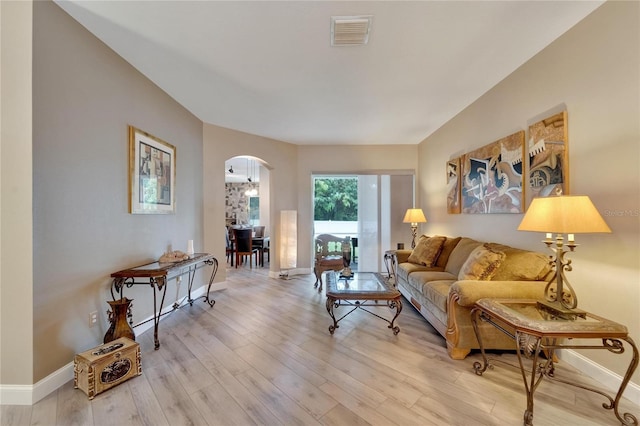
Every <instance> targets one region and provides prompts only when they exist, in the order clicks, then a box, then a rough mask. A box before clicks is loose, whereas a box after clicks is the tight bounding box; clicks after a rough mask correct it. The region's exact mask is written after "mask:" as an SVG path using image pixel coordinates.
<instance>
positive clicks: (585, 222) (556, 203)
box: [518, 195, 611, 234]
mask: <svg viewBox="0 0 640 426" xmlns="http://www.w3.org/2000/svg"><path fill="white" fill-rule="evenodd" d="M518 230H519V231H537V232H553V233H556V234H580V233H592V232H611V229H610V228H609V226H608V225H607V224H606V223H605V221H604V219H603V218H602V216H600V213H598V210H597V209H596V207H595V206H594V205H593V203H592V202H591V200H590V199H589V197H587V196H586V195H564V196H560V197H546V198H534V200H533V201H532V202H531V205H530V206H529V208H528V209H527V213H526V214H525V215H524V217H523V218H522V222H520V225H519V226H518Z"/></svg>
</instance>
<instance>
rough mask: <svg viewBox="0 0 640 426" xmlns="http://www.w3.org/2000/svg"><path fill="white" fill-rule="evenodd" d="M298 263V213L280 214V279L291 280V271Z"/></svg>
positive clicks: (285, 212)
mask: <svg viewBox="0 0 640 426" xmlns="http://www.w3.org/2000/svg"><path fill="white" fill-rule="evenodd" d="M297 261H298V212H297V211H296V210H282V211H281V212H280V278H289V270H290V269H294V268H295V267H296V263H297Z"/></svg>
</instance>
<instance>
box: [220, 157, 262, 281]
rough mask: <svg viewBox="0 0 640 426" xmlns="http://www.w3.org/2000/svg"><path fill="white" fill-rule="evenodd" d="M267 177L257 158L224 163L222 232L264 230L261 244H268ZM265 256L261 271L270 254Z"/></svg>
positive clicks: (239, 158)
mask: <svg viewBox="0 0 640 426" xmlns="http://www.w3.org/2000/svg"><path fill="white" fill-rule="evenodd" d="M269 176H270V171H269V167H268V165H267V163H266V162H265V161H264V160H262V159H260V158H258V157H255V156H251V155H238V156H235V157H231V158H229V159H227V160H225V200H224V206H225V216H224V220H225V228H226V229H227V230H229V229H231V228H232V227H245V228H246V227H251V228H255V227H264V228H263V229H264V230H263V232H264V236H265V238H266V240H265V242H262V243H261V244H269V243H270V236H271V234H272V225H271V217H270V204H271V201H270V199H271V194H270V185H269ZM265 248H266V249H267V250H268V249H269V247H265ZM266 253H267V255H266V257H263V259H264V267H266V268H268V267H269V265H268V261H269V259H270V253H269V252H268V251H267V252H266ZM261 255H263V256H264V253H263V254H261ZM227 259H228V261H229V260H230V259H229V258H227ZM229 263H230V262H229ZM228 266H229V265H228ZM233 269H235V268H230V269H229V270H230V271H232V270H233Z"/></svg>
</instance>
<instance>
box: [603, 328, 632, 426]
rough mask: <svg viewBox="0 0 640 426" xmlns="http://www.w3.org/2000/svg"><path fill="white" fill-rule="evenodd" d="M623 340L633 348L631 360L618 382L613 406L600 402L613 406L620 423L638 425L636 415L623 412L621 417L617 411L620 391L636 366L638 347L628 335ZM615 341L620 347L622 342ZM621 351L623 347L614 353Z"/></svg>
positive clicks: (620, 396) (620, 395)
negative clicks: (618, 387) (622, 377)
mask: <svg viewBox="0 0 640 426" xmlns="http://www.w3.org/2000/svg"><path fill="white" fill-rule="evenodd" d="M624 340H626V341H627V343H628V344H629V345H630V346H631V349H632V350H633V358H632V359H631V362H630V363H629V367H627V372H626V373H625V375H624V379H622V383H621V384H620V389H618V393H617V394H616V399H615V401H614V402H613V407H607V405H606V404H602V406H603V407H604V408H607V409H611V408H613V412H614V413H615V415H616V417H617V419H618V420H620V423H622V424H623V425H625V426H626V425H634V426H637V425H638V419H637V418H636V416H634V415H633V414H631V413H624V414H623V415H622V417H621V416H620V412H619V411H618V403H619V402H620V398H622V393H623V392H624V389H625V388H626V387H627V384H629V380H630V379H631V376H632V375H633V372H634V371H635V370H636V368H637V367H638V348H637V347H636V344H635V342H634V341H633V339H632V338H631V337H629V336H627V337H626V338H624ZM613 341H614V342H615V341H617V340H613ZM617 342H618V343H620V347H622V343H621V342H619V341H617ZM604 343H605V342H604V341H603V344H604ZM614 346H615V345H614ZM610 350H611V349H610ZM623 351H624V348H622V351H620V352H616V353H622V352H623Z"/></svg>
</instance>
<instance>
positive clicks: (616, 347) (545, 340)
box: [471, 299, 638, 425]
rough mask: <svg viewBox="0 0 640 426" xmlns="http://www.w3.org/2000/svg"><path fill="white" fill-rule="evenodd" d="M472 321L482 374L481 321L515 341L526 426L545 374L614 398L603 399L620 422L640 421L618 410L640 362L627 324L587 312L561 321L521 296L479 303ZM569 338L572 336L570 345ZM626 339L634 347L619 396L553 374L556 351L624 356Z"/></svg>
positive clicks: (476, 365) (477, 367)
mask: <svg viewBox="0 0 640 426" xmlns="http://www.w3.org/2000/svg"><path fill="white" fill-rule="evenodd" d="M471 319H472V322H473V328H474V330H475V333H476V337H477V339H478V343H479V344H480V351H481V353H482V359H483V363H480V362H475V363H474V364H473V368H474V370H475V372H476V374H478V375H482V373H484V372H485V371H486V370H487V368H488V367H489V366H490V363H489V360H488V359H487V356H486V355H485V352H484V346H483V344H482V336H481V333H480V332H479V327H478V320H482V321H485V322H487V323H489V324H491V325H493V326H494V327H496V328H497V329H498V330H500V331H502V332H503V333H505V334H506V335H508V336H510V337H511V338H513V339H514V341H515V346H516V352H517V355H518V363H519V367H520V371H521V372H522V379H523V381H524V385H525V391H526V393H527V409H526V410H525V412H524V424H525V425H532V424H533V393H534V392H535V390H536V388H537V387H538V385H539V384H540V381H541V380H542V378H543V377H547V378H549V379H552V380H555V381H558V382H562V383H565V384H569V385H572V386H576V387H579V388H582V389H585V390H588V391H591V392H595V393H597V394H599V395H602V396H603V397H605V398H607V399H608V401H609V402H608V404H607V403H603V404H602V406H603V407H604V408H605V409H607V410H613V412H614V413H615V416H616V418H617V419H618V420H619V421H620V423H622V424H623V425H638V420H637V418H636V417H635V416H634V415H633V414H631V413H624V414H623V415H622V416H621V415H620V413H619V412H618V403H619V401H620V398H621V397H622V393H623V392H624V389H625V388H626V386H627V384H628V383H629V380H630V379H631V375H632V374H633V372H634V371H635V369H636V367H637V366H638V348H637V347H636V345H635V343H634V342H633V340H632V339H631V337H629V334H628V331H627V327H625V326H624V325H621V324H618V323H615V322H613V321H609V320H607V319H605V318H602V317H599V316H596V315H593V314H591V313H589V312H584V317H576V318H574V319H561V318H557V317H554V316H552V315H551V314H549V313H548V312H546V311H545V310H544V309H541V308H540V307H538V304H537V302H536V301H535V300H518V299H504V300H502V299H481V300H479V301H477V302H476V304H475V306H474V308H473V310H472V311H471ZM564 339H568V340H567V343H566V344H565V343H564ZM571 339H598V340H600V341H601V344H599V345H593V346H591V345H586V344H571V343H572V340H571ZM623 341H625V342H627V343H628V344H629V346H630V347H631V349H632V351H633V357H632V359H631V362H630V363H629V366H628V367H627V372H626V374H625V376H624V378H623V380H622V383H621V384H620V388H619V389H618V392H617V393H616V396H615V398H612V397H611V396H609V395H607V394H606V393H604V392H602V391H600V390H598V389H594V388H591V387H588V386H585V385H583V384H579V383H571V382H568V381H565V380H561V379H558V378H555V377H554V364H553V359H554V351H555V350H556V349H606V350H608V351H609V352H612V353H614V354H621V353H623V352H624V351H625V348H624V345H623ZM543 352H544V353H545V354H546V360H542V361H540V362H539V355H540V354H541V353H543ZM525 360H531V362H532V364H531V370H529V371H528V370H527V368H526V367H525V364H524V363H525ZM507 364H508V363H507ZM527 374H529V375H530V377H529V379H527Z"/></svg>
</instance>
